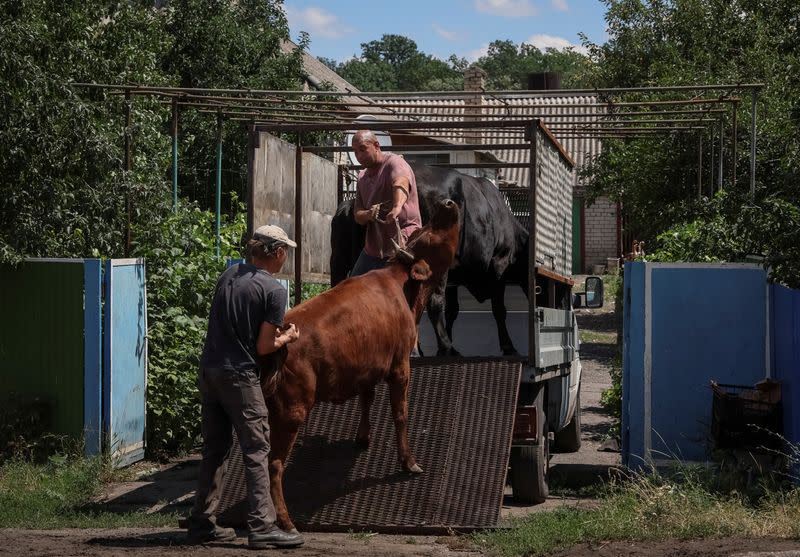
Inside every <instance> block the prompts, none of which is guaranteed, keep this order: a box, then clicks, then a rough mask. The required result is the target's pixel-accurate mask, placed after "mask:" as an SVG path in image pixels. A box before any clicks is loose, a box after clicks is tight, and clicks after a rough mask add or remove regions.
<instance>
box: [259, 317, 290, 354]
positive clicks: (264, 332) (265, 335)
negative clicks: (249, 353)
mask: <svg viewBox="0 0 800 557" xmlns="http://www.w3.org/2000/svg"><path fill="white" fill-rule="evenodd" d="M299 337H300V331H299V330H298V329H297V326H296V325H295V324H294V323H290V324H289V326H288V327H287V328H286V329H285V330H283V331H281V330H280V329H278V327H276V326H275V325H273V324H272V323H268V322H266V321H264V322H263V323H262V324H261V329H260V330H259V331H258V339H257V340H256V353H257V354H258V355H259V356H266V355H267V354H272V353H273V352H277V351H278V350H280V349H281V348H283V347H284V346H286V345H287V344H290V343H292V342H294V341H296V340H297V339H298V338H299Z"/></svg>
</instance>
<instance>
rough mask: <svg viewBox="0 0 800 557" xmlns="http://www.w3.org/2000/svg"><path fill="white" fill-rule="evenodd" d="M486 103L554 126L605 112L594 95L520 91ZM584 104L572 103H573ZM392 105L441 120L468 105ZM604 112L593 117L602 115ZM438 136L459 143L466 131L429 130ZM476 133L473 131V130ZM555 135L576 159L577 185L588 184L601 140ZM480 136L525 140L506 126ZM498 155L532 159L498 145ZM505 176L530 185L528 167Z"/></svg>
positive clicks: (456, 116)
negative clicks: (586, 171)
mask: <svg viewBox="0 0 800 557" xmlns="http://www.w3.org/2000/svg"><path fill="white" fill-rule="evenodd" d="M482 101H483V103H484V104H488V105H494V106H493V107H487V108H484V109H483V110H484V114H486V115H496V116H505V117H506V118H507V119H519V118H525V117H530V118H540V119H541V120H542V121H543V122H544V123H545V125H547V126H550V127H552V126H555V125H557V124H562V125H566V122H567V121H574V120H577V119H579V118H580V119H582V120H586V121H588V120H589V119H588V117H587V115H588V114H591V113H595V112H603V109H604V106H605V105H603V104H602V103H601V102H600V101H598V99H597V97H596V96H594V95H580V96H566V95H565V96H551V95H545V96H536V95H524V94H520V95H519V96H515V97H503V98H498V97H492V96H489V97H484V98H483V99H482ZM415 104H424V105H430V106H431V108H414V107H413V106H412V105H415ZM578 104H579V105H581V106H572V105H578ZM391 106H392V108H393V109H394V110H396V111H397V113H399V114H415V113H419V112H423V113H426V115H425V116H418V117H415V119H418V120H422V121H426V120H440V121H448V122H449V121H461V120H463V119H464V115H465V113H466V111H467V108H466V107H467V105H466V103H465V101H464V100H463V99H438V98H437V99H415V100H404V101H401V100H394V99H392V100H391ZM600 118H601V116H596V117H594V118H592V119H593V120H597V119H600ZM429 131H430V132H431V133H432V134H434V135H435V137H437V138H439V139H445V140H448V141H453V142H456V143H460V142H463V141H464V132H462V131H461V130H455V131H450V130H440V131H434V130H429ZM473 133H474V132H473ZM553 135H554V136H555V137H556V139H558V141H559V142H560V143H561V144H562V145H563V146H564V149H565V150H566V152H567V153H569V155H570V156H571V157H572V159H573V160H574V161H575V167H576V173H575V177H574V184H575V185H576V186H582V185H585V184H584V182H585V180H582V179H581V178H580V171H581V170H582V169H583V168H585V167H586V166H587V165H588V164H589V163H590V162H591V161H592V159H593V158H594V157H596V156H597V155H599V154H600V152H601V151H602V147H603V144H602V140H600V139H598V138H591V137H575V136H572V135H569V134H564V133H559V131H558V130H555V131H553ZM481 140H482V142H483V143H485V144H491V143H516V142H519V141H522V137H521V136H520V134H519V133H518V132H512V131H504V130H484V131H482V132H481ZM491 152H492V153H493V154H494V155H496V156H497V157H498V158H499V159H501V160H503V161H505V162H510V163H526V162H528V161H529V159H530V157H529V153H528V152H527V151H525V150H522V151H520V150H513V151H511V150H503V149H495V150H492V151H491ZM502 175H503V179H504V180H507V181H509V182H515V183H516V184H517V185H518V186H520V187H527V186H528V169H527V168H511V169H505V170H503V171H502Z"/></svg>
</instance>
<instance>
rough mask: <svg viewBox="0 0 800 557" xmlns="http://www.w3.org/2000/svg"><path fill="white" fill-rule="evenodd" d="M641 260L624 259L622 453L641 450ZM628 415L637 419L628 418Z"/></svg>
mask: <svg viewBox="0 0 800 557" xmlns="http://www.w3.org/2000/svg"><path fill="white" fill-rule="evenodd" d="M644 269H645V266H644V263H636V262H634V263H626V264H625V275H624V281H623V308H624V310H623V329H622V330H623V335H622V338H623V341H622V362H623V364H622V454H623V462H622V463H623V464H624V465H626V466H633V463H631V462H628V461H627V457H628V456H629V455H630V454H636V455H641V454H643V451H644V447H643V441H644V430H643V426H644V422H643V420H642V419H641V417H642V414H643V405H642V396H643V395H644V306H645V304H644ZM632 416H634V417H636V418H637V419H632Z"/></svg>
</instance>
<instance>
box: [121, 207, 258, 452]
mask: <svg viewBox="0 0 800 557" xmlns="http://www.w3.org/2000/svg"><path fill="white" fill-rule="evenodd" d="M245 214H246V213H245V211H244V209H243V208H242V207H241V206H240V210H239V212H238V213H237V214H236V215H235V216H234V217H233V218H229V219H224V220H223V222H222V223H221V226H220V257H219V258H217V257H216V256H215V255H214V245H215V237H214V216H213V214H212V213H210V212H208V211H200V210H199V209H197V208H196V207H194V206H182V207H181V208H180V209H179V210H178V211H177V212H176V213H175V214H174V215H172V216H171V217H168V218H167V219H166V220H165V221H164V222H163V223H162V224H161V225H159V226H156V227H154V228H152V229H142V230H139V231H138V234H137V238H138V239H139V241H140V243H139V244H137V245H136V246H135V255H136V256H138V257H145V258H146V262H147V304H148V339H149V372H148V385H147V437H148V447H149V450H150V452H151V454H155V455H164V454H171V453H175V452H181V451H185V450H188V449H190V448H192V447H193V446H194V445H195V443H196V442H197V439H198V435H199V432H200V399H199V397H198V393H197V386H196V380H197V367H198V364H199V359H200V353H201V351H202V348H203V340H204V338H205V334H206V325H207V320H208V312H209V307H210V304H211V297H212V295H213V293H214V286H215V284H216V281H217V278H218V277H219V275H220V273H221V272H222V271H224V269H225V257H241V252H240V246H241V245H242V238H243V235H244V232H245V227H246V224H245Z"/></svg>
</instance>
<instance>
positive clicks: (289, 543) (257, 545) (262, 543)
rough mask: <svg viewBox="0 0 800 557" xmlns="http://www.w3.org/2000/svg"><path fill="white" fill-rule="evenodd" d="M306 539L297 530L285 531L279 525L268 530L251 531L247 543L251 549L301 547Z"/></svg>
mask: <svg viewBox="0 0 800 557" xmlns="http://www.w3.org/2000/svg"><path fill="white" fill-rule="evenodd" d="M304 542H305V540H304V539H303V535H302V534H300V532H298V531H297V530H292V531H291V532H284V531H283V530H281V529H280V528H278V527H277V526H276V527H275V528H274V529H272V530H267V531H266V532H250V535H249V536H248V538H247V545H249V546H250V548H251V549H267V548H268V547H299V546H301V545H303V543H304Z"/></svg>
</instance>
